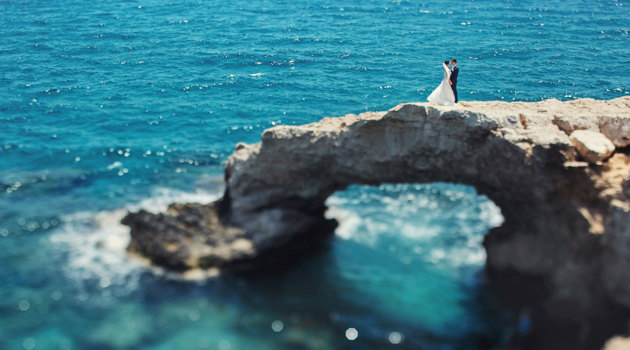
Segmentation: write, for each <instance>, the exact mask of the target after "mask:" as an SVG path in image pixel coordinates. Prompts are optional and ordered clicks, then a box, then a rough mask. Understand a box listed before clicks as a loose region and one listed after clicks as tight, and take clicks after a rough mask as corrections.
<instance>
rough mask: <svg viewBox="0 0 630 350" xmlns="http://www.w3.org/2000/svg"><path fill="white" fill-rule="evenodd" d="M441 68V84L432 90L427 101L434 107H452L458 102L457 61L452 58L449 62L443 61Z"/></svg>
mask: <svg viewBox="0 0 630 350" xmlns="http://www.w3.org/2000/svg"><path fill="white" fill-rule="evenodd" d="M442 66H443V67H444V78H443V79H442V83H441V84H440V86H438V87H437V88H436V89H435V90H433V92H432V93H431V95H429V97H428V98H427V100H429V102H431V103H433V104H436V105H446V106H452V105H454V104H456V103H457V101H458V99H457V76H458V75H459V67H457V60H456V59H454V58H453V59H452V60H451V62H449V61H448V60H446V61H444V64H443V65H442Z"/></svg>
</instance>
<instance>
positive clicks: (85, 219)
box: [50, 188, 220, 290]
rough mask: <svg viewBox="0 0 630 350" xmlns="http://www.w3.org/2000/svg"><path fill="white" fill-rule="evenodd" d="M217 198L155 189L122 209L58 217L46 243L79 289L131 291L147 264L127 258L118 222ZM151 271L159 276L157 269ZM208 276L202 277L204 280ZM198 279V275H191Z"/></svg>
mask: <svg viewBox="0 0 630 350" xmlns="http://www.w3.org/2000/svg"><path fill="white" fill-rule="evenodd" d="M219 196H220V193H218V192H217V193H210V192H204V191H197V192H194V193H190V192H181V191H175V190H171V189H165V188H162V189H158V190H156V191H155V192H154V194H153V195H152V196H151V197H149V198H147V199H145V200H143V201H141V202H139V203H135V204H130V205H128V206H126V207H124V208H119V209H115V210H110V211H101V212H96V213H94V212H78V213H74V214H71V215H66V216H64V217H62V221H63V224H62V225H61V226H60V228H59V229H57V230H56V231H55V232H54V233H53V234H52V235H51V236H50V241H51V243H52V244H54V245H57V246H58V247H59V249H60V250H62V251H64V252H67V261H66V266H64V267H63V268H64V271H65V272H66V273H67V274H68V276H70V277H72V278H73V279H74V280H75V281H77V282H79V284H80V285H82V284H83V282H87V281H90V282H94V281H95V282H97V283H98V285H99V286H101V287H102V288H107V287H109V286H117V287H124V289H126V290H134V289H135V287H136V286H137V284H138V282H139V278H140V276H141V274H142V273H143V272H145V271H147V266H148V264H146V263H145V262H143V261H141V260H140V259H138V258H133V257H130V256H129V255H128V254H127V251H126V248H127V245H128V244H129V239H130V236H129V228H128V227H127V226H125V225H123V224H121V223H120V221H121V220H122V218H123V217H124V216H125V215H126V214H127V213H128V212H129V211H137V210H140V209H145V210H147V211H150V212H155V213H157V212H161V211H164V210H166V208H167V206H168V205H169V204H170V203H172V202H200V203H207V202H211V201H213V200H216V199H217V198H219ZM153 271H155V272H158V273H162V272H163V271H161V270H159V269H153ZM209 275H211V274H210V273H204V274H203V276H204V277H207V276H209ZM199 276H201V274H199V273H197V274H194V275H192V277H197V278H199Z"/></svg>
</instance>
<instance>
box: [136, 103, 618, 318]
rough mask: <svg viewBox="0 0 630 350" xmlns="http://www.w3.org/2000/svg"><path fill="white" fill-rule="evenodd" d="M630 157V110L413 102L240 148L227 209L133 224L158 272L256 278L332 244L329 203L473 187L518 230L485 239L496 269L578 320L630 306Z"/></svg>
mask: <svg viewBox="0 0 630 350" xmlns="http://www.w3.org/2000/svg"><path fill="white" fill-rule="evenodd" d="M579 130H589V131H592V132H593V133H588V134H586V135H585V134H584V133H577V134H575V135H573V136H572V134H573V133H574V132H576V131H579ZM629 146H630V97H622V98H618V99H614V100H610V101H596V100H593V99H580V100H575V101H568V102H560V101H558V100H547V101H542V102H538V103H523V102H514V103H504V102H464V103H460V104H459V105H457V106H455V107H438V106H433V105H430V104H428V103H406V104H401V105H399V106H396V107H395V108H393V109H391V110H389V111H387V112H369V113H363V114H360V115H346V116H344V117H338V118H325V119H323V120H321V121H320V122H317V123H313V124H308V125H303V126H276V127H274V128H271V129H268V130H266V131H265V132H264V133H263V135H262V142H261V143H257V144H252V145H246V144H238V145H237V147H236V150H235V151H234V154H232V156H230V158H229V159H228V161H227V164H226V169H225V182H226V191H225V195H224V198H223V199H222V200H220V201H219V202H217V203H213V204H210V205H199V204H188V205H174V206H172V207H171V208H170V209H169V212H168V213H165V214H151V213H147V212H140V213H133V214H130V215H129V216H128V217H127V218H126V219H125V223H127V224H129V225H130V226H131V228H132V229H131V237H132V241H131V245H130V250H132V251H134V252H138V253H140V254H143V255H145V256H147V257H149V258H150V259H152V260H153V261H154V262H155V263H158V264H162V265H166V266H169V267H173V268H177V269H187V268H193V267H215V266H221V267H225V268H229V267H230V266H238V267H244V266H248V265H252V264H257V263H259V262H261V261H262V260H264V258H265V257H272V256H273V257H277V256H281V255H282V254H285V253H286V252H288V251H289V250H290V249H293V247H296V246H298V245H300V244H302V245H308V242H312V241H313V240H317V239H320V238H321V236H322V235H325V234H327V233H329V232H330V231H331V230H332V228H333V227H334V226H333V223H331V222H329V221H327V220H326V219H324V216H323V215H324V211H325V209H326V208H325V204H324V202H325V200H326V198H328V196H330V195H331V194H332V193H333V192H335V191H338V190H341V189H344V188H345V187H346V186H348V185H350V184H374V185H376V184H380V183H401V182H405V183H421V182H434V181H447V182H456V183H464V184H469V185H473V186H475V187H476V188H477V190H478V191H479V192H480V193H483V194H486V195H487V196H488V197H490V198H491V199H492V200H493V201H494V202H495V203H496V204H497V205H498V206H500V207H501V210H502V212H503V215H504V217H505V219H506V221H505V223H504V224H503V225H502V226H501V227H499V228H497V229H494V230H492V231H491V232H489V233H488V235H487V236H486V239H485V242H484V245H485V248H486V250H487V255H488V269H489V270H491V271H516V272H520V273H523V274H528V275H535V276H540V277H542V278H543V279H544V281H545V283H547V284H548V285H549V287H550V290H551V293H550V305H555V306H557V307H558V308H562V307H564V306H565V305H571V307H572V309H571V311H572V312H573V310H575V312H578V311H580V310H579V309H580V308H584V309H589V308H592V307H594V305H599V304H598V303H599V302H600V301H601V303H608V302H612V303H614V304H616V305H623V306H625V307H630V150H629ZM611 154H612V155H611ZM165 232H167V233H165ZM573 308H575V309H573Z"/></svg>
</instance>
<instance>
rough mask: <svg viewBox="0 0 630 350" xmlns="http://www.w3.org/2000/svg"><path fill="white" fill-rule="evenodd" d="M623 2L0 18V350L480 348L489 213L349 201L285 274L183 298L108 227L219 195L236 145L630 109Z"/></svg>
mask: <svg viewBox="0 0 630 350" xmlns="http://www.w3.org/2000/svg"><path fill="white" fill-rule="evenodd" d="M629 8H630V3H629V2H628V1H621V0H620V1H592V0H589V1H573V2H568V1H541V0H530V1H440V2H424V1H314V0H305V1H298V2H289V1H241V0H236V1H230V2H224V1H223V2H219V1H177V2H171V3H167V2H158V1H118V0H113V1H106V2H84V1H56V0H51V1H0V125H1V126H2V127H1V128H0V264H2V269H0V348H2V349H173V348H179V349H204V348H208V349H345V348H356V349H366V348H374V349H383V348H389V347H391V348H408V349H417V348H425V349H471V348H479V349H488V348H492V347H493V346H497V345H499V344H500V343H501V342H502V341H503V339H504V338H505V337H506V335H507V334H509V332H510V331H511V324H512V322H513V321H512V317H513V315H510V313H509V312H506V311H505V310H502V308H501V307H500V305H498V302H495V301H494V299H493V298H492V295H491V292H489V291H488V290H486V287H485V282H484V278H483V273H482V269H483V264H484V259H485V255H484V251H483V249H482V247H481V243H480V242H481V240H482V239H483V235H484V234H485V232H487V230H488V229H489V228H491V227H493V226H496V225H499V224H500V222H501V215H500V211H499V209H498V208H496V206H494V204H492V202H490V201H489V200H488V199H487V198H485V197H482V196H478V195H477V194H476V193H475V191H474V189H473V188H470V187H466V186H463V185H453V184H425V185H384V186H381V187H361V186H353V187H351V188H350V189H348V190H347V191H344V192H342V193H338V194H336V195H335V196H333V197H332V198H330V199H329V202H328V203H329V205H330V207H331V210H330V211H329V213H328V215H329V216H333V217H336V218H338V219H339V220H340V223H341V225H340V227H339V228H338V230H337V237H336V238H335V239H334V240H332V241H331V242H329V243H327V245H326V247H324V249H322V250H321V251H318V252H316V253H314V254H313V256H311V257H308V258H307V259H305V261H303V262H301V263H296V265H295V266H290V267H289V266H287V268H286V270H285V271H283V272H278V273H273V274H261V275H260V276H256V277H247V278H243V277H235V276H228V277H224V278H219V279H211V280H207V281H197V282H189V281H181V280H178V279H175V278H172V277H171V276H169V275H167V274H166V275H165V274H164V273H161V272H159V271H151V270H148V269H147V268H145V267H144V266H143V265H142V264H141V263H139V262H138V261H136V260H133V259H129V258H127V257H126V255H125V254H124V248H125V245H126V241H127V239H128V236H127V231H126V229H125V227H124V226H122V225H120V224H119V220H120V218H121V217H122V216H123V215H124V214H125V213H126V211H127V210H133V209H138V208H146V209H150V210H155V211H157V210H161V209H163V208H165V206H166V205H167V204H168V203H169V202H172V201H210V200H213V199H216V198H217V197H218V196H219V195H220V193H221V190H222V188H221V186H222V185H221V182H222V162H223V161H225V159H226V158H227V156H228V155H229V154H230V153H231V152H232V150H233V147H234V145H235V143H236V142H239V141H245V142H256V141H257V140H259V137H260V133H261V132H262V131H263V130H264V129H265V128H268V127H271V126H273V125H278V124H303V123H309V122H313V121H316V120H319V119H320V118H322V117H324V116H336V115H344V114H346V113H360V112H363V111H371V110H385V109H389V108H391V107H393V106H395V105H397V104H398V103H402V102H408V101H422V100H425V99H426V96H428V94H429V93H430V92H431V90H432V89H433V88H434V87H435V86H437V85H438V84H439V80H440V79H441V71H440V69H441V68H440V64H441V61H443V60H445V59H447V58H451V57H456V58H458V62H459V66H460V71H461V73H460V78H459V86H458V88H459V96H460V99H461V100H506V101H512V100H518V101H538V100H542V99H545V98H557V99H561V100H567V99H574V98H581V97H592V98H598V99H609V98H615V97H619V96H624V95H628V94H630V75H628V74H627V71H628V68H630V49H629V48H630V45H629V44H630V40H629V38H628V32H629V31H630V21H629V20H630V10H629Z"/></svg>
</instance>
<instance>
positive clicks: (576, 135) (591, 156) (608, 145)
mask: <svg viewBox="0 0 630 350" xmlns="http://www.w3.org/2000/svg"><path fill="white" fill-rule="evenodd" d="M569 138H570V139H571V143H573V146H575V148H576V149H577V150H578V152H579V153H580V155H581V156H582V158H584V159H586V160H587V161H589V162H591V163H597V162H599V161H602V160H604V159H606V158H608V157H610V156H611V155H612V154H613V152H615V145H613V143H612V142H611V141H610V140H609V139H608V138H607V137H606V136H604V135H603V134H602V133H599V132H597V131H592V130H576V131H574V132H572V133H571V136H570V137H569Z"/></svg>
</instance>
